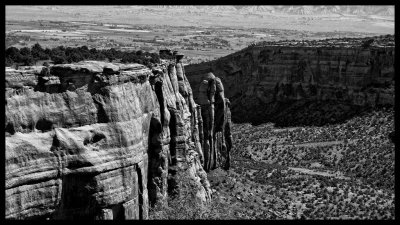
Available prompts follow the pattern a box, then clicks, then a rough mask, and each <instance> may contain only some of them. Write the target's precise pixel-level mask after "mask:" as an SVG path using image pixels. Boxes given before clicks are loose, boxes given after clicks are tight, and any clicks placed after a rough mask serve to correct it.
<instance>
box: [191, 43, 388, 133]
mask: <svg viewBox="0 0 400 225" xmlns="http://www.w3.org/2000/svg"><path fill="white" fill-rule="evenodd" d="M368 41H369V42H368ZM393 43H394V37H393V36H384V37H383V36H382V37H376V38H375V39H373V40H372V41H370V39H369V38H364V39H332V40H321V41H304V42H302V41H300V42H298V41H297V42H296V41H284V42H276V43H261V44H258V45H252V46H249V47H248V48H246V49H243V50H242V51H239V52H236V53H234V54H231V55H228V56H226V57H223V58H220V59H218V60H215V61H212V62H208V63H202V64H194V65H189V66H187V67H186V72H187V76H188V79H189V81H190V83H191V85H192V87H193V90H194V96H195V100H196V101H197V98H198V89H199V86H200V84H201V81H202V77H203V76H204V74H205V73H207V72H208V71H210V70H212V71H213V72H214V73H215V75H216V76H219V77H220V78H221V80H222V82H223V84H224V86H225V87H226V91H225V95H226V97H228V98H230V100H231V102H232V115H233V118H232V119H233V121H234V122H253V123H260V122H266V121H273V122H276V123H277V125H282V126H285V125H302V124H306V125H312V124H315V125H322V124H325V123H328V122H340V121H343V120H344V119H345V118H348V117H349V116H352V114H354V112H357V111H358V110H362V109H364V108H368V107H376V106H381V105H391V106H393V105H394V46H392V44H393ZM337 108H340V110H338V109H337ZM300 111H301V113H299V112H300ZM318 117H319V118H321V117H323V119H322V120H321V121H315V118H318ZM294 123H297V124H294Z"/></svg>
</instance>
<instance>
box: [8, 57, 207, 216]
mask: <svg viewBox="0 0 400 225" xmlns="http://www.w3.org/2000/svg"><path fill="white" fill-rule="evenodd" d="M5 92H6V106H5V112H6V117H5V126H6V128H5V131H6V133H5V134H6V138H5V142H6V154H5V155H6V159H5V169H6V196H5V198H6V199H5V200H6V208H5V214H6V219H98V220H105V219H106V220H110V219H113V220H124V219H147V218H148V211H149V208H150V207H151V206H153V205H154V204H156V203H160V202H161V203H162V202H165V199H166V198H168V194H169V192H170V189H173V188H176V187H175V186H176V184H174V179H175V176H177V173H178V172H179V171H180V170H183V171H185V172H186V173H185V174H186V175H187V176H189V179H191V180H192V181H193V182H192V183H193V184H194V185H195V188H196V195H195V196H194V198H195V199H194V200H195V201H197V202H198V203H199V204H201V205H207V204H208V203H209V202H210V196H211V190H210V184H209V182H208V180H207V173H206V172H205V171H204V169H203V165H202V164H203V160H204V159H203V155H204V153H203V149H202V147H203V146H202V143H201V142H200V141H201V140H202V137H201V135H202V133H201V132H199V130H200V131H201V130H202V120H201V115H200V113H199V112H200V107H199V106H198V105H197V104H196V103H195V102H194V100H193V97H192V95H193V94H192V90H191V87H190V84H189V82H188V80H187V78H186V76H185V73H184V70H183V66H182V64H181V63H179V62H178V63H175V62H172V61H162V63H161V64H159V65H157V66H156V67H153V68H152V69H149V68H148V67H145V66H143V65H141V64H121V63H107V62H99V61H82V62H79V63H74V64H57V65H53V66H50V67H44V66H36V67H20V68H18V69H12V68H6V90H5Z"/></svg>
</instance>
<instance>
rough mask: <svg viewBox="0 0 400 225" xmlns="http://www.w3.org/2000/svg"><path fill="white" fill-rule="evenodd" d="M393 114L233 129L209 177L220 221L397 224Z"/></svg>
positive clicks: (245, 125)
mask: <svg viewBox="0 0 400 225" xmlns="http://www.w3.org/2000/svg"><path fill="white" fill-rule="evenodd" d="M393 130H394V111H393V110H392V109H389V110H385V109H382V110H379V111H374V112H369V113H365V114H363V115H360V116H358V117H354V118H352V119H350V120H348V121H346V122H344V123H341V124H336V125H327V126H322V127H291V128H287V129H277V128H274V126H273V124H262V125H259V126H251V125H250V124H235V125H234V127H233V140H234V148H233V150H232V151H233V153H232V154H233V155H232V169H231V170H230V171H228V172H226V171H224V170H221V169H217V170H214V171H212V172H211V173H210V174H209V175H208V178H209V180H210V183H211V188H212V189H213V192H214V193H213V198H214V201H213V202H214V203H213V204H214V205H218V204H219V208H217V210H216V212H214V213H215V214H216V215H219V216H218V217H217V218H218V219H394V207H395V205H394V144H393V143H392V142H391V141H390V140H389V133H390V132H392V131H393Z"/></svg>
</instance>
